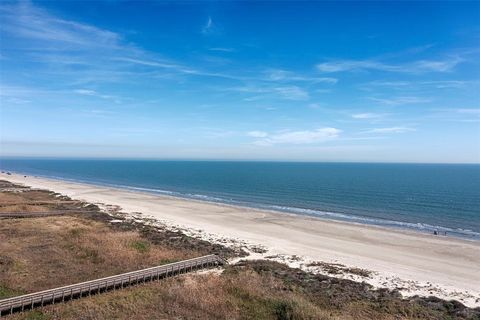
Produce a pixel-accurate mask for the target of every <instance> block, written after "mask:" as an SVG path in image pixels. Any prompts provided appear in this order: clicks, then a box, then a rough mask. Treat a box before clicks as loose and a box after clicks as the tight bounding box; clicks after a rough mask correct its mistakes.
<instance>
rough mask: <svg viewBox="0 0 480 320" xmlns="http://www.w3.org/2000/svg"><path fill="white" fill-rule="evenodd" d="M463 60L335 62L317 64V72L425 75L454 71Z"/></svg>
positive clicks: (453, 58) (456, 58)
mask: <svg viewBox="0 0 480 320" xmlns="http://www.w3.org/2000/svg"><path fill="white" fill-rule="evenodd" d="M462 61H463V59H461V58H460V57H450V58H447V59H444V60H417V61H412V62H407V63H401V64H388V63H384V62H381V61H378V60H373V59H369V60H333V61H329V62H323V63H319V64H317V66H316V67H317V70H319V71H320V72H324V73H334V72H356V71H368V70H374V71H384V72H398V73H424V72H449V71H452V70H453V69H454V68H455V67H456V66H457V65H458V64H459V63H461V62H462Z"/></svg>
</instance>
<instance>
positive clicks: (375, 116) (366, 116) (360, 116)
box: [352, 113, 385, 119]
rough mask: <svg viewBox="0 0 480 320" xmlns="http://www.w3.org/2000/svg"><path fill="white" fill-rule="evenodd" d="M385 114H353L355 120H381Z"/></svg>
mask: <svg viewBox="0 0 480 320" xmlns="http://www.w3.org/2000/svg"><path fill="white" fill-rule="evenodd" d="M384 116H385V114H382V113H355V114H352V118H354V119H380V118H383V117H384Z"/></svg>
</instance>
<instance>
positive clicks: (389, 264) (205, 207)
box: [0, 174, 480, 306]
mask: <svg viewBox="0 0 480 320" xmlns="http://www.w3.org/2000/svg"><path fill="white" fill-rule="evenodd" d="M0 178H1V179H5V180H9V181H11V182H14V183H24V184H25V185H28V186H32V187H36V188H44V189H49V190H53V191H56V192H59V193H62V194H65V195H68V196H70V197H72V198H74V199H79V200H84V201H87V202H92V203H99V204H108V205H116V206H119V207H121V209H122V211H124V212H127V213H135V212H141V213H142V214H141V215H137V217H151V218H155V219H158V220H159V221H161V222H162V223H165V224H167V225H170V226H177V227H180V228H183V229H185V230H187V232H188V230H191V233H192V234H195V235H196V236H201V237H205V238H207V239H209V240H212V241H219V239H225V238H228V239H230V240H231V242H230V243H234V242H235V241H237V242H239V243H240V242H242V241H245V242H247V243H249V244H251V245H261V246H264V247H265V248H266V249H267V250H268V251H267V252H266V253H264V254H263V255H257V256H272V255H280V256H279V257H282V256H283V255H286V256H289V255H290V256H291V255H297V256H300V257H301V258H302V259H301V260H300V261H298V260H295V261H293V260H290V262H291V263H292V264H295V265H300V264H302V263H303V266H304V267H305V265H306V262H308V261H326V262H335V263H341V264H345V265H347V266H352V267H359V268H364V269H368V270H372V271H374V272H375V275H374V276H372V277H371V278H369V279H361V280H366V281H367V282H369V283H372V284H374V285H376V286H386V287H390V288H393V287H403V289H402V290H401V292H402V293H404V294H409V295H411V294H422V295H430V294H432V295H436V296H439V297H442V298H447V299H448V298H455V299H458V300H460V301H462V302H463V303H465V304H466V305H469V306H477V305H480V242H477V241H467V240H461V239H455V238H450V237H444V236H433V235H426V234H420V233H415V232H407V231H399V230H391V229H386V228H380V227H373V226H364V225H357V224H352V223H343V222H333V221H326V220H322V219H317V218H313V217H305V216H298V215H292V214H285V213H280V212H269V211H261V210H254V209H250V208H243V207H235V206H227V205H219V204H213V203H207V202H201V201H193V200H186V199H180V198H175V197H168V196H159V195H152V194H147V193H141V192H132V191H127V190H120V189H114V188H108V187H99V186H93V185H88V184H80V183H72V182H65V181H60V180H53V179H45V178H38V177H31V176H28V177H24V176H23V175H17V174H12V175H6V174H1V175H0ZM223 241H224V240H223ZM287 261H288V259H287Z"/></svg>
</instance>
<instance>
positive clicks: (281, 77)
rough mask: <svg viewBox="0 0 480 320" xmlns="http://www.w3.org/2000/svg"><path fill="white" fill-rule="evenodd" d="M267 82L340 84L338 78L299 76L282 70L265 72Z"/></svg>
mask: <svg viewBox="0 0 480 320" xmlns="http://www.w3.org/2000/svg"><path fill="white" fill-rule="evenodd" d="M264 74H265V75H266V78H265V79H264V80H266V81H281V82H287V81H300V82H302V81H303V82H313V83H321V82H322V83H327V84H336V83H337V82H338V79H337V78H333V77H312V76H306V75H298V74H296V73H293V72H291V71H287V70H282V69H268V70H266V71H264Z"/></svg>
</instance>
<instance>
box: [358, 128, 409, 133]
mask: <svg viewBox="0 0 480 320" xmlns="http://www.w3.org/2000/svg"><path fill="white" fill-rule="evenodd" d="M411 131H416V129H414V128H409V127H389V128H375V129H370V130H367V131H364V133H405V132H411Z"/></svg>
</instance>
